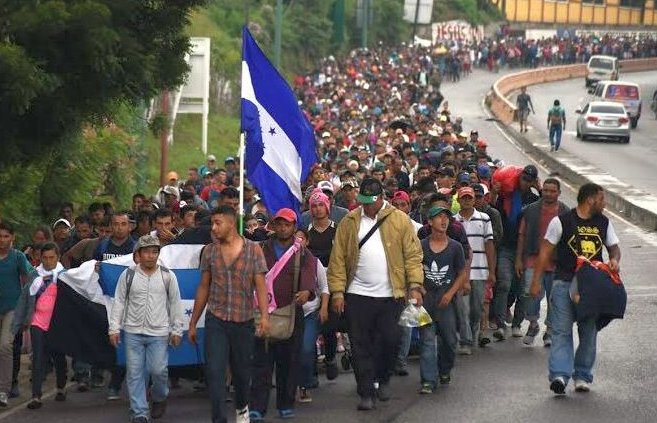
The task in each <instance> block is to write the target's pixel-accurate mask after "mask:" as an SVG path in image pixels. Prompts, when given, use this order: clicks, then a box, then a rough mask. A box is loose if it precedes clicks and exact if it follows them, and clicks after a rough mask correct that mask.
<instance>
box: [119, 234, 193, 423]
mask: <svg viewBox="0 0 657 423" xmlns="http://www.w3.org/2000/svg"><path fill="white" fill-rule="evenodd" d="M135 255H136V259H137V260H138V262H139V264H138V265H137V266H134V267H130V268H128V269H126V270H125V271H124V272H123V273H122V274H121V276H120V277H119V282H118V284H117V286H116V293H115V296H114V304H113V305H112V312H111V315H110V321H109V341H110V343H111V344H112V345H113V346H115V347H117V346H118V345H119V342H120V339H121V338H120V331H121V329H123V331H124V339H123V340H124V342H125V354H126V369H127V375H126V382H127V386H128V394H129V396H130V411H131V413H132V421H133V422H134V423H148V421H149V406H148V400H147V398H146V380H148V378H147V377H144V375H145V374H150V379H151V381H152V382H153V386H152V388H151V398H152V399H153V409H152V410H151V413H150V414H151V417H152V418H154V419H157V418H160V417H162V416H163V415H164V412H165V411H166V400H167V396H168V394H169V387H168V357H169V356H168V345H169V344H171V345H172V346H174V347H176V346H178V345H179V344H180V341H181V337H182V332H183V318H182V304H181V301H180V290H179V289H178V281H177V279H176V275H175V274H174V273H173V272H172V271H170V270H169V269H166V268H164V267H162V266H159V265H158V264H157V259H158V257H159V255H160V241H159V240H158V239H157V238H155V237H154V236H152V235H144V236H142V237H141V238H139V241H137V245H136V247H135Z"/></svg>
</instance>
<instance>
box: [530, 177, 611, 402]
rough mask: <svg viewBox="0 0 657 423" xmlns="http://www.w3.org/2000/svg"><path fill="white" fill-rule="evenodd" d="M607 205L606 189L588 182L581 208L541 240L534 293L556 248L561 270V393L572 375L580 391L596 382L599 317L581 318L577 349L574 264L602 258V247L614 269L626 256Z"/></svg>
mask: <svg viewBox="0 0 657 423" xmlns="http://www.w3.org/2000/svg"><path fill="white" fill-rule="evenodd" d="M604 209H605V193H604V189H603V188H602V187H601V186H600V185H597V184H594V183H587V184H584V185H582V186H581V187H580V189H579V192H578V193H577V207H575V208H574V209H572V210H570V211H568V212H566V213H564V214H561V215H559V216H557V217H555V218H553V219H552V220H551V221H550V224H549V225H548V227H547V231H546V233H545V238H544V239H543V240H542V241H541V248H540V251H539V255H538V260H537V262H536V266H535V267H534V275H533V277H532V285H531V291H530V292H531V295H532V296H533V297H534V298H536V297H538V295H539V293H540V291H541V280H542V277H543V273H544V272H545V270H546V269H547V268H548V265H549V263H550V260H551V257H552V255H553V253H554V252H555V250H556V257H557V262H556V269H555V273H554V283H553V285H552V294H551V296H550V306H551V316H550V324H551V326H552V327H551V330H552V348H551V349H550V358H549V361H548V368H549V380H550V389H551V390H552V391H553V392H554V393H555V394H557V395H563V394H565V392H566V385H568V381H569V380H570V378H571V377H572V378H573V379H574V380H575V391H576V392H588V391H589V390H590V384H591V383H592V382H593V365H594V363H595V353H596V338H597V334H598V331H597V328H596V322H595V318H590V319H586V320H583V321H579V322H577V332H578V334H579V345H578V346H577V351H576V352H575V351H573V323H574V322H575V321H576V316H575V307H574V303H573V301H572V300H571V297H570V290H571V285H572V284H573V283H575V284H576V283H577V281H576V280H575V279H574V278H575V268H576V265H577V257H578V256H584V257H586V258H587V259H589V260H598V261H602V260H603V257H602V246H603V245H604V246H605V247H606V249H607V253H608V254H609V263H608V264H609V268H610V270H611V271H613V272H617V271H618V270H619V268H620V267H619V262H620V258H621V252H620V247H619V246H618V243H619V240H618V236H616V232H615V231H614V227H613V226H612V224H611V222H610V221H609V219H608V218H607V217H606V216H605V215H603V214H602V212H603V211H604Z"/></svg>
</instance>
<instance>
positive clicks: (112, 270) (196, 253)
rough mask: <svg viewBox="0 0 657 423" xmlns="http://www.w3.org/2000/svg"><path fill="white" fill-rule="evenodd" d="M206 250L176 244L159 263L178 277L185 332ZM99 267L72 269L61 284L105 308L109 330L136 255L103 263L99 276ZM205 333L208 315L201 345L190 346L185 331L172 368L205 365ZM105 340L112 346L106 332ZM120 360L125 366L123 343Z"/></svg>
mask: <svg viewBox="0 0 657 423" xmlns="http://www.w3.org/2000/svg"><path fill="white" fill-rule="evenodd" d="M202 249H203V245H197V244H172V245H167V246H165V247H162V250H161V251H160V257H159V260H158V263H159V264H160V265H163V266H165V267H167V268H168V269H170V270H171V271H172V272H173V273H175V275H176V279H177V280H178V286H179V288H180V296H181V300H182V305H183V319H184V320H183V328H187V327H189V320H190V318H191V317H192V310H193V308H194V297H195V295H196V288H197V287H198V285H199V282H200V280H201V271H200V269H199V264H200V258H201V251H202ZM95 265H96V261H95V260H91V261H88V262H85V263H83V264H82V266H80V267H79V268H76V269H71V270H68V271H66V272H64V273H62V274H60V276H59V281H60V282H64V283H65V284H66V285H68V286H69V287H71V288H72V289H73V290H74V291H75V292H76V293H77V294H78V295H79V296H80V298H83V299H85V300H87V301H89V302H92V303H96V304H98V305H102V306H105V308H106V315H104V316H102V317H100V318H104V319H105V321H104V327H107V321H108V320H109V314H110V312H111V308H112V301H113V298H114V292H115V291H116V285H117V283H118V280H119V276H121V273H123V271H124V270H125V269H127V268H128V267H129V266H134V265H135V263H134V261H133V259H132V254H130V255H126V256H121V257H117V258H114V259H110V260H106V261H103V262H101V263H100V266H99V270H98V273H96V272H95V271H94V268H95ZM58 301H59V297H58ZM95 326H96V327H103V324H100V325H98V324H96V325H95ZM204 332H205V311H204V312H203V315H202V316H201V318H200V319H199V321H198V324H197V333H198V342H197V345H192V344H191V343H190V342H189V340H188V339H187V331H185V333H184V334H183V340H182V343H181V345H180V346H178V347H177V348H173V347H169V366H188V365H195V364H201V363H203V361H204V357H203V341H204V339H205V336H204ZM101 339H104V340H105V342H108V338H107V330H106V329H105V333H104V334H102V337H101ZM65 352H66V351H65ZM116 357H117V362H118V363H119V364H124V363H125V350H124V345H123V342H121V343H120V344H119V348H118V349H117V351H116ZM89 361H93V360H89Z"/></svg>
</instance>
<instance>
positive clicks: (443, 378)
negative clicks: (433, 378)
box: [440, 375, 452, 385]
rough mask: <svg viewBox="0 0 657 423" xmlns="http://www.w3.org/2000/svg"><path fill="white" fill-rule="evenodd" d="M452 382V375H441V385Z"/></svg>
mask: <svg viewBox="0 0 657 423" xmlns="http://www.w3.org/2000/svg"><path fill="white" fill-rule="evenodd" d="M451 382H452V376H451V375H440V384H441V385H449V384H450V383H451Z"/></svg>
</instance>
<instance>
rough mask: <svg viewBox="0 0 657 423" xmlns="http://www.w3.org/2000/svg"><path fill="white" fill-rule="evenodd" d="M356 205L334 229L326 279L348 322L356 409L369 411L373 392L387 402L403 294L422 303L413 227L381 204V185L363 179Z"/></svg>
mask: <svg viewBox="0 0 657 423" xmlns="http://www.w3.org/2000/svg"><path fill="white" fill-rule="evenodd" d="M358 201H360V203H361V204H362V206H361V207H359V208H357V209H355V210H353V211H351V212H350V213H349V214H348V215H347V216H346V217H345V218H344V219H343V220H342V222H341V223H340V225H338V230H337V233H336V235H335V242H334V244H333V251H332V253H331V260H330V262H329V268H328V281H329V290H330V291H331V294H332V296H333V297H332V305H333V309H334V310H335V311H336V312H337V313H340V314H341V313H345V312H346V315H347V319H348V321H349V330H350V332H349V335H350V339H351V345H352V353H353V359H354V371H355V376H356V383H357V390H358V395H359V397H360V403H359V404H358V409H359V410H371V409H373V408H374V395H375V393H376V395H377V397H378V399H379V400H380V401H387V400H389V399H390V393H389V390H388V382H389V380H390V373H391V371H392V369H393V367H394V363H395V357H396V353H397V349H398V347H399V337H400V331H399V325H398V324H397V321H398V319H399V315H400V314H401V311H402V309H403V307H404V303H405V298H406V296H407V295H409V296H410V297H411V298H415V299H416V301H417V304H418V305H421V304H422V294H421V292H420V290H421V288H422V284H423V281H424V275H423V272H422V249H421V247H420V241H419V240H418V238H417V236H416V234H415V229H414V227H413V225H412V224H411V222H410V219H409V218H408V216H407V215H406V214H405V213H404V212H402V211H400V210H397V209H396V208H394V207H392V206H391V205H390V204H388V202H387V201H385V200H384V195H383V185H382V184H381V182H380V181H379V180H377V179H374V178H365V179H364V180H363V182H362V184H361V186H360V194H359V195H358ZM375 382H378V385H379V387H378V391H375V387H374V383H375Z"/></svg>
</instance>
